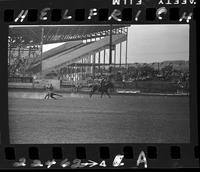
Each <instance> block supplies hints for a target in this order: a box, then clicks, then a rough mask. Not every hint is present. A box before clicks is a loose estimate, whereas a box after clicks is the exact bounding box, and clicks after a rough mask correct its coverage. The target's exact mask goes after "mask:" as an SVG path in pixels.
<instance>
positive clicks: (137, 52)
mask: <svg viewBox="0 0 200 172" xmlns="http://www.w3.org/2000/svg"><path fill="white" fill-rule="evenodd" d="M62 44H63V43H57V44H49V45H44V46H43V51H44V52H45V51H47V50H49V49H52V48H54V47H57V46H59V45H62ZM116 51H117V61H119V54H120V53H119V45H117V50H116ZM122 56H125V42H124V43H123V44H122ZM127 57H128V63H136V62H137V63H152V62H162V61H167V60H189V25H188V24H184V25H183V24H178V25H132V26H131V27H129V29H128V52H127ZM124 62H125V58H123V59H122V63H124Z"/></svg>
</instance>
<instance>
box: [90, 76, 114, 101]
mask: <svg viewBox="0 0 200 172" xmlns="http://www.w3.org/2000/svg"><path fill="white" fill-rule="evenodd" d="M109 88H114V85H113V83H112V82H110V81H108V80H106V79H105V78H104V77H103V78H102V79H101V81H100V83H99V84H94V85H93V86H92V89H91V91H90V97H92V95H93V94H94V93H95V92H96V91H98V92H100V93H101V98H102V97H103V94H104V93H106V94H107V95H108V97H109V98H111V97H110V94H109V92H108V90H109Z"/></svg>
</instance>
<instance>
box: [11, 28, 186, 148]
mask: <svg viewBox="0 0 200 172" xmlns="http://www.w3.org/2000/svg"><path fill="white" fill-rule="evenodd" d="M129 28H130V25H68V26H51V25H38V26H35V25H33V26H31V25H30V26H23V25H20V26H10V27H9V36H8V96H9V99H8V101H9V102H8V105H9V127H10V141H11V143H13V144H18V143H19V144H23V143H24V144H29V143H30V144H34V143H36V144H42V143H45V144H48V143H49V144H51V143H54V144H55V143H187V142H189V138H190V131H189V61H163V62H153V63H130V62H129V58H133V57H129V56H128V55H127V54H128V53H127V51H128V47H130V46H128V44H129V42H128V37H129V32H128V31H129ZM132 37H133V39H134V35H132ZM55 43H62V44H59V45H58V46H57V47H54V48H51V49H49V50H47V51H44V46H45V45H51V44H52V45H53V44H55ZM117 57H118V58H117Z"/></svg>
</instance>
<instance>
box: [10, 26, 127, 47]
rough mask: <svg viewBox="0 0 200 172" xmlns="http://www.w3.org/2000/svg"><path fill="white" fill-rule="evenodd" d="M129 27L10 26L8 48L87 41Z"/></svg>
mask: <svg viewBox="0 0 200 172" xmlns="http://www.w3.org/2000/svg"><path fill="white" fill-rule="evenodd" d="M128 26H129V25H112V26H111V25H66V26H64V25H11V26H10V29H9V37H8V38H9V39H8V40H9V44H10V47H11V48H12V47H26V46H32V45H40V44H51V43H60V42H67V41H76V40H87V39H92V38H98V37H105V36H108V35H110V30H111V28H112V34H119V33H125V32H126V31H127V30H126V29H125V28H126V27H128Z"/></svg>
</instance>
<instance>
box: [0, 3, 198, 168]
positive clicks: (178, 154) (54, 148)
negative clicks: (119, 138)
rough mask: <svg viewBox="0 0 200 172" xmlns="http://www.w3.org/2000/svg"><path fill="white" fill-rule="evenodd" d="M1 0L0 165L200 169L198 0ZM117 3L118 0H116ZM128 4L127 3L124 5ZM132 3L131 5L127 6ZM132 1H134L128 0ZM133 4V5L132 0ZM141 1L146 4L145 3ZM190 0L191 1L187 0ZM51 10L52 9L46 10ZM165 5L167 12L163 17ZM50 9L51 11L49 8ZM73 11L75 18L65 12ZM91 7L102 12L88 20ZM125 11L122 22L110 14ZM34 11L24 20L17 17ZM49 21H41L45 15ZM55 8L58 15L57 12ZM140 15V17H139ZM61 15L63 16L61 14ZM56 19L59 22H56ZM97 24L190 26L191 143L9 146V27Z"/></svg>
mask: <svg viewBox="0 0 200 172" xmlns="http://www.w3.org/2000/svg"><path fill="white" fill-rule="evenodd" d="M113 2H115V1H112V0H86V1H84V2H83V1H81V0H73V1H64V0H57V1H55V0H43V1H39V0H38V1H37V0H35V1H30V2H29V1H28V2H27V1H25V0H13V1H12V0H7V1H6V0H1V1H0V30H1V36H0V47H1V49H0V57H1V58H0V65H1V66H0V76H1V77H0V78H1V83H0V90H1V110H0V114H1V120H0V132H1V133H0V134H1V138H0V139H1V140H0V141H1V144H0V168H4V169H5V168H8V169H16V168H29V169H33V168H37V169H38V168H53V169H54V168H61V169H62V168H66V169H67V168H79V169H85V168H99V169H104V168H130V169H132V168H190V167H191V168H194V167H196V168H197V167H199V140H198V138H199V137H198V129H199V128H198V127H199V126H198V111H197V110H198V107H197V104H198V103H197V102H198V101H197V100H198V97H197V78H199V76H197V62H198V60H197V30H198V29H197V26H196V20H197V12H196V11H197V10H196V1H184V0H180V1H178V2H177V1H174V0H171V1H167V0H162V1H161V0H157V1H152V0H143V1H142V0H141V1H139V0H138V1H128V0H127V1H121V3H120V4H117V3H116V4H114V3H113ZM116 2H117V1H116ZM122 2H123V3H122ZM125 2H127V4H125ZM128 2H129V4H128ZM130 2H131V3H130ZM140 3H141V4H140ZM185 3H186V4H185ZM47 8H48V10H47ZM160 8H164V9H166V13H164V14H162V16H161V15H158V11H159V9H160ZM44 9H46V10H44ZM66 9H68V10H69V11H70V14H72V18H71V19H69V20H68V19H67V20H64V19H63V18H62V17H61V15H59V14H60V12H61V11H64V10H66ZM91 9H96V10H95V11H93V15H94V13H95V12H98V14H97V15H96V16H95V15H94V16H92V19H91V20H90V19H88V14H89V12H90V10H91ZM116 9H117V10H118V11H120V12H122V13H121V14H120V16H122V18H121V20H120V21H117V20H116V19H113V18H111V20H109V19H108V18H109V16H110V15H111V14H112V12H113V11H114V10H116ZM22 10H30V12H29V13H28V16H27V17H25V18H24V19H23V20H22V21H20V20H17V21H15V19H16V18H17V16H18V15H19V14H20V12H21V11H22ZM45 11H46V12H47V11H49V12H48V13H43V17H47V19H46V20H43V19H44V18H43V19H41V18H40V17H41V13H42V12H45ZM53 11H54V13H55V14H54V15H52V14H53ZM138 11H140V12H139V13H141V15H140V16H139V17H138V18H137V15H138ZM58 16H60V17H58ZM52 19H53V20H54V21H52ZM66 24H67V25H84V24H87V25H92V24H188V25H190V49H189V54H190V74H191V77H190V143H188V144H182V143H180V144H178V143H177V144H164V143H163V144H153V143H151V144H136V143H133V144H130V143H128V144H55V145H52V144H34V145H31V144H10V141H9V124H8V95H7V89H8V82H7V80H8V78H7V56H8V51H7V45H8V27H9V25H66ZM198 53H199V52H198Z"/></svg>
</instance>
